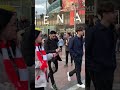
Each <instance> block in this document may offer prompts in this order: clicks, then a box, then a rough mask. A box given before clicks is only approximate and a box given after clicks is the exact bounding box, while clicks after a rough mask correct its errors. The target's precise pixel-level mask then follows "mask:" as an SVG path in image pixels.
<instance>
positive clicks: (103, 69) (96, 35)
mask: <svg viewBox="0 0 120 90" xmlns="http://www.w3.org/2000/svg"><path fill="white" fill-rule="evenodd" d="M114 10H115V8H114V5H113V4H112V3H110V2H103V3H102V4H100V6H99V8H98V14H99V15H100V16H101V21H100V22H98V23H97V24H96V25H95V26H93V27H91V28H90V29H88V30H86V39H85V40H86V41H85V47H86V50H85V51H86V63H85V65H86V68H87V70H88V72H90V77H91V79H92V81H93V84H94V87H95V90H112V85H113V78H114V71H115V68H116V53H115V46H116V38H115V30H114V22H115V20H116V14H115V11H114ZM86 82H87V81H86Z"/></svg>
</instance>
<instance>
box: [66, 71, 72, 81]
mask: <svg viewBox="0 0 120 90" xmlns="http://www.w3.org/2000/svg"><path fill="white" fill-rule="evenodd" d="M67 77H68V81H71V77H70V75H69V72H67Z"/></svg>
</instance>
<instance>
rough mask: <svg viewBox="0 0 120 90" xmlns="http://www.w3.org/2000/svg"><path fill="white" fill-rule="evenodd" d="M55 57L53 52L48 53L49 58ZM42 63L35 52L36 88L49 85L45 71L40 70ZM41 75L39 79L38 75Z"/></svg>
mask: <svg viewBox="0 0 120 90" xmlns="http://www.w3.org/2000/svg"><path fill="white" fill-rule="evenodd" d="M52 58H53V54H52V53H50V54H47V60H51V59H52ZM40 66H41V63H40V62H39V60H38V57H37V55H36V52H35V88H40V87H47V80H46V75H45V72H43V71H42V70H40ZM39 75H40V79H39V80H37V77H38V76H39Z"/></svg>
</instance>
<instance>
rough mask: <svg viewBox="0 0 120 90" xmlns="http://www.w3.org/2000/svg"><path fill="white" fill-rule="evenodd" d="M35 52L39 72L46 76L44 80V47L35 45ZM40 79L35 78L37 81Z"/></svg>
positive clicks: (45, 70)
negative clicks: (38, 63)
mask: <svg viewBox="0 0 120 90" xmlns="http://www.w3.org/2000/svg"><path fill="white" fill-rule="evenodd" d="M35 46H36V47H35V52H36V54H37V57H38V60H39V62H40V70H42V71H43V72H44V73H45V75H46V78H47V67H48V65H47V55H46V52H45V50H44V47H43V46H41V47H40V44H35ZM39 78H40V76H38V77H37V80H38V79H39Z"/></svg>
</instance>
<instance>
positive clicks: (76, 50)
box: [67, 27, 85, 88]
mask: <svg viewBox="0 0 120 90" xmlns="http://www.w3.org/2000/svg"><path fill="white" fill-rule="evenodd" d="M76 33H77V35H76V36H75V37H73V38H72V39H71V41H70V45H69V50H70V54H71V55H72V57H73V60H74V62H75V69H74V70H73V71H71V72H67V76H68V81H71V76H72V75H73V74H74V73H76V76H77V82H78V84H77V86H78V87H81V88H85V85H84V84H83V83H82V81H81V65H82V56H83V35H84V33H83V28H82V27H80V28H79V29H77V30H76Z"/></svg>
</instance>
